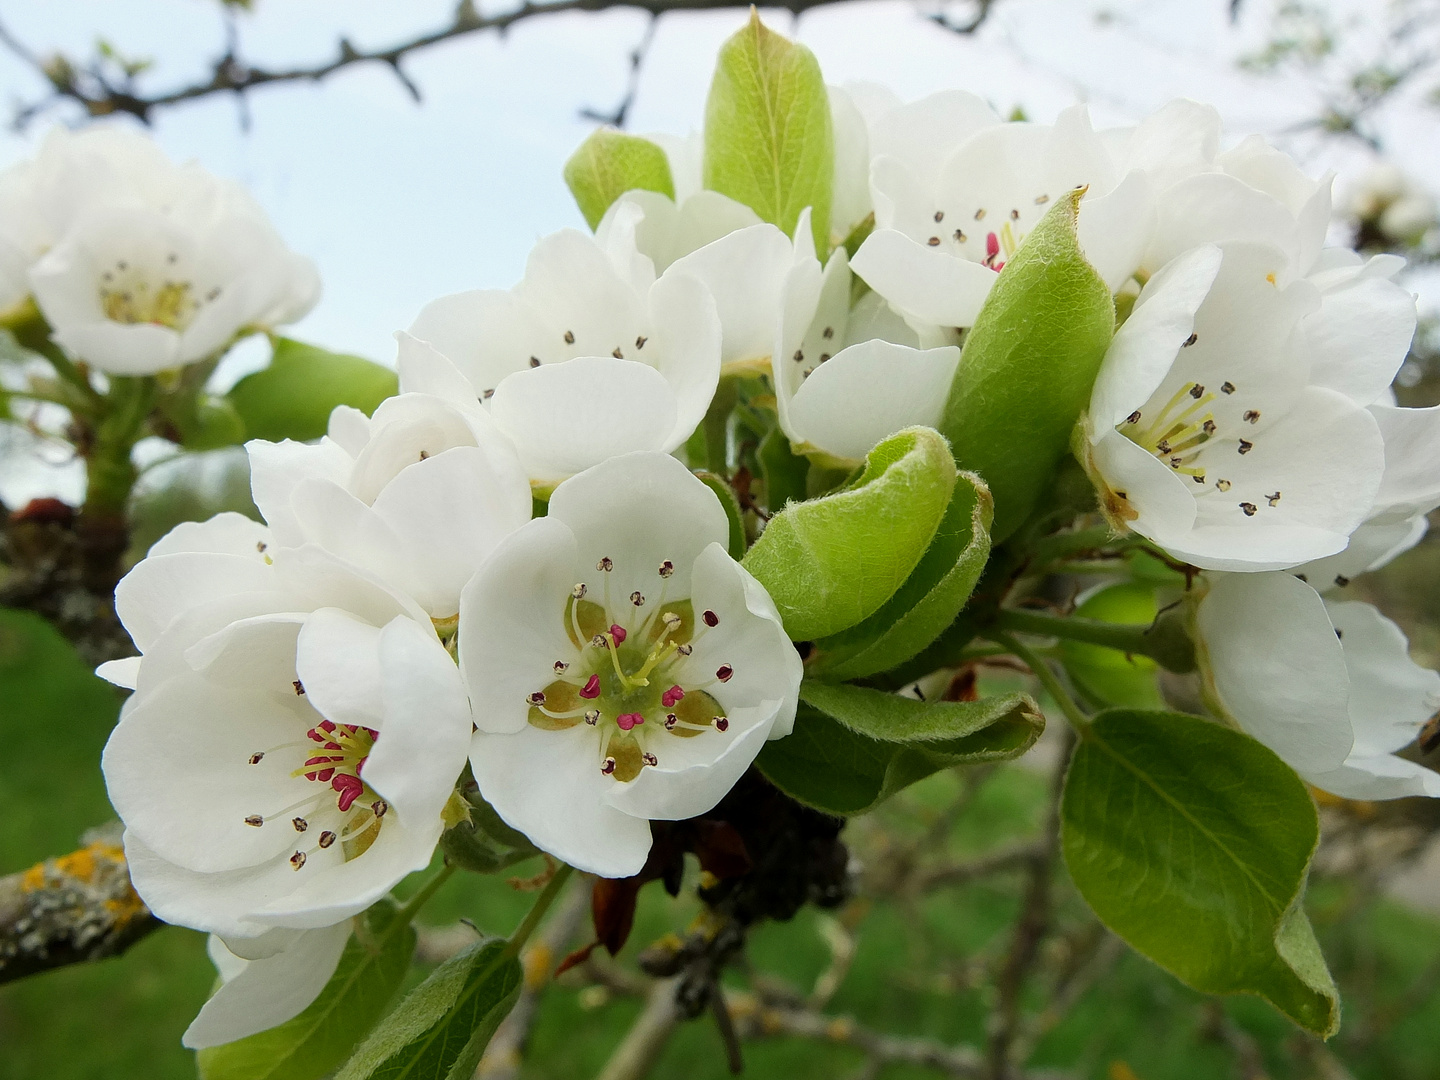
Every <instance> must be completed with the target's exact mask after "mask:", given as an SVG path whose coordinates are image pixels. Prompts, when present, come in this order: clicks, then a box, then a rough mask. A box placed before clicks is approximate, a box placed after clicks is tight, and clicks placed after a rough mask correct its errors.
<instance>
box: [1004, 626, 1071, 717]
mask: <svg viewBox="0 0 1440 1080" xmlns="http://www.w3.org/2000/svg"><path fill="white" fill-rule="evenodd" d="M993 640H994V641H995V642H996V643H997V644H1000V645H1004V646H1005V648H1007V649H1009V650H1010V651H1011V652H1012V653H1014V654H1015V655H1016V656H1018V657H1019V658H1020V659H1021V660H1023V661H1024V663H1025V666H1026V667H1028V668H1029V669H1030V670H1031V671H1033V672H1034V673H1035V677H1036V678H1037V679H1039V680H1040V685H1042V686H1043V687H1045V692H1046V693H1048V694H1049V695H1050V696H1051V698H1053V699H1054V701H1055V704H1057V705H1059V706H1060V711H1061V712H1063V713H1064V714H1065V719H1067V720H1069V721H1070V724H1071V726H1072V727H1074V728H1075V730H1076V731H1077V732H1079V733H1080V734H1082V735H1083V734H1084V733H1085V732H1086V731H1087V730H1089V728H1090V717H1088V716H1086V715H1085V710H1084V709H1082V708H1080V706H1079V705H1078V704H1076V702H1075V699H1074V698H1073V697H1071V696H1070V691H1068V690H1066V689H1065V686H1064V684H1062V683H1061V682H1060V680H1059V679H1058V678H1056V676H1055V672H1054V670H1052V669H1051V667H1050V665H1049V664H1048V663H1046V662H1045V660H1044V659H1043V658H1041V657H1040V656H1037V655H1036V654H1035V652H1034V651H1033V650H1031V649H1030V648H1029V647H1027V646H1025V645H1022V644H1020V642H1019V641H1017V640H1016V639H1015V638H1013V637H1011V636H1010V635H1009V634H995V635H993Z"/></svg>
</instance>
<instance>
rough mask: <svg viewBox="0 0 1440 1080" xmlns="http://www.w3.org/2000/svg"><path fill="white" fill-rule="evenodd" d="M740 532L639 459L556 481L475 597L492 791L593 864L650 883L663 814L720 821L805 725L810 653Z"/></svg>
mask: <svg viewBox="0 0 1440 1080" xmlns="http://www.w3.org/2000/svg"><path fill="white" fill-rule="evenodd" d="M728 529H729V526H728V523H727V520H726V515H725V511H724V509H723V508H722V506H721V504H720V501H719V499H718V498H717V497H716V496H715V495H714V493H713V492H711V491H710V490H709V489H708V488H707V487H705V485H704V484H703V483H701V482H700V481H699V480H698V479H696V478H695V477H694V476H692V475H691V474H690V473H689V472H687V471H686V469H685V468H684V467H683V466H682V465H680V463H679V462H677V461H675V460H674V459H673V458H670V457H667V456H664V455H660V454H646V453H637V454H629V455H625V456H623V457H617V458H614V459H611V460H610V461H607V462H605V463H604V464H602V465H598V466H596V467H595V468H593V469H590V470H587V471H586V472H584V473H581V474H580V475H578V476H576V477H573V478H571V479H570V480H568V481H566V482H565V483H563V484H561V485H560V486H559V487H558V488H556V489H555V493H554V495H553V497H552V498H551V501H550V512H549V515H548V516H546V517H544V518H539V519H536V520H535V521H532V522H531V523H530V524H528V525H526V526H525V527H523V528H522V529H520V530H519V531H518V532H516V533H514V534H512V535H511V536H510V537H509V538H508V539H507V540H506V541H504V542H503V543H502V544H501V545H500V547H499V548H498V549H497V550H496V552H495V555H494V556H493V557H492V558H491V559H490V560H489V561H488V562H487V563H486V564H485V565H484V566H483V567H481V569H480V572H479V573H478V574H477V575H476V576H475V578H474V580H473V581H472V582H471V583H470V585H469V586H467V588H466V590H465V595H464V597H463V598H462V600H461V605H460V625H461V632H460V666H461V671H462V672H463V674H464V677H465V681H466V684H467V685H468V686H469V688H470V694H471V699H472V701H473V703H474V708H475V718H476V723H477V726H478V728H479V731H478V732H477V733H476V735H475V739H474V745H473V747H472V750H471V755H470V763H471V767H472V769H473V770H474V775H475V779H476V781H477V782H478V783H479V785H480V791H481V794H482V795H484V797H485V798H486V799H487V800H488V801H489V802H490V804H491V805H492V806H494V808H495V809H496V811H497V812H498V813H499V814H500V816H501V817H503V818H504V819H505V820H506V821H507V822H508V823H509V824H510V825H512V826H513V827H515V828H517V829H519V830H520V831H522V832H524V833H525V834H526V835H527V836H529V837H530V839H531V840H532V841H534V842H535V844H536V845H538V846H539V847H541V848H542V849H544V850H546V851H549V852H550V853H551V854H553V855H555V856H557V857H558V858H561V859H563V860H565V861H566V862H568V863H570V864H572V865H574V866H576V867H578V868H580V869H582V870H588V871H591V872H594V873H597V874H600V875H602V876H606V877H625V876H628V875H630V874H634V873H636V872H638V871H639V869H640V868H641V866H642V865H643V864H644V862H645V858H646V854H647V852H648V851H649V849H650V825H649V822H650V820H651V819H683V818H689V817H693V816H695V815H697V814H702V813H704V812H705V811H706V810H709V809H710V808H711V807H713V806H714V805H715V804H716V803H717V802H718V801H719V800H720V799H721V798H722V797H723V796H724V795H725V793H726V792H727V791H729V790H730V788H731V787H732V786H733V785H734V783H735V782H736V780H738V779H739V778H740V775H741V774H742V773H743V772H744V771H745V769H746V768H747V767H748V766H749V764H750V762H751V761H752V760H753V759H754V757H755V755H756V754H757V753H759V751H760V748H761V746H762V745H763V744H764V742H765V740H766V739H772V738H779V737H781V736H783V735H787V734H789V732H790V729H791V727H792V726H793V724H794V718H795V708H796V700H797V694H798V692H799V685H800V677H801V665H800V659H799V656H798V654H797V653H796V652H795V650H794V648H793V647H792V646H791V644H790V641H789V638H788V637H787V636H786V634H785V631H784V629H783V628H782V627H781V625H780V619H779V616H778V614H777V613H776V611H775V607H774V604H773V602H772V601H771V600H770V598H769V596H768V594H767V593H766V592H765V590H764V589H763V588H762V587H761V586H760V584H759V583H758V582H756V581H755V580H754V578H752V577H751V576H750V575H749V574H748V573H747V572H746V571H745V570H744V569H743V568H741V567H740V565H739V564H738V563H736V562H735V561H734V560H733V559H731V558H730V556H729V555H728V554H726V551H725V547H724V544H725V540H726V537H727V536H728Z"/></svg>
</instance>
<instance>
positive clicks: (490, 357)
mask: <svg viewBox="0 0 1440 1080" xmlns="http://www.w3.org/2000/svg"><path fill="white" fill-rule="evenodd" d="M630 209H631V211H632V212H631V213H629V214H627V215H626V221H625V227H624V228H617V229H616V230H614V231H613V232H612V233H611V234H610V235H609V236H608V237H607V241H608V242H607V243H606V244H605V245H604V246H602V245H601V244H600V243H598V242H597V241H596V240H594V239H592V238H591V237H589V236H586V235H584V234H583V233H580V232H577V231H575V230H573V229H566V230H563V231H561V232H558V233H555V234H553V235H551V236H548V237H546V238H544V239H543V240H541V241H540V243H539V244H538V245H537V246H536V247H535V249H534V251H532V252H531V254H530V259H529V262H528V263H527V264H526V268H525V277H524V280H522V281H521V283H520V284H519V285H517V286H516V287H515V288H514V289H512V290H510V291H508V292H506V291H501V290H493V289H492V290H481V291H476V292H468V293H459V294H457V295H454V296H448V297H443V298H441V299H439V300H436V301H433V302H432V303H430V304H428V305H427V306H426V307H425V309H424V310H423V311H421V313H420V316H419V318H418V319H416V321H415V323H414V325H413V326H411V328H410V331H409V334H408V335H406V336H403V337H402V338H401V340H400V370H401V375H402V378H403V377H404V376H405V374H406V372H407V370H408V369H409V368H410V367H411V366H412V365H413V364H415V363H418V362H424V363H427V364H430V365H431V366H432V367H433V366H434V362H435V358H434V356H433V355H432V354H434V353H438V354H440V356H442V357H444V358H446V359H448V360H449V361H450V362H451V363H452V364H453V365H454V366H455V367H456V368H458V369H459V371H460V372H461V373H462V374H463V375H464V376H465V378H466V379H467V380H468V382H469V384H470V388H471V396H472V397H474V398H478V399H480V400H481V401H482V403H483V406H484V407H485V408H486V409H487V410H488V411H489V413H490V416H491V418H492V419H493V420H494V421H495V424H496V426H497V427H498V428H499V430H500V431H501V433H502V434H504V435H505V436H507V437H508V438H509V439H510V440H511V441H512V442H513V443H514V445H515V447H516V450H517V451H518V453H519V455H520V460H521V462H522V464H523V465H524V467H525V469H526V471H527V473H528V475H529V477H530V479H531V480H532V481H533V482H535V483H536V484H538V485H539V486H541V487H550V486H553V485H554V484H555V483H556V482H558V481H560V480H563V479H564V478H565V477H567V476H570V475H573V474H574V473H577V472H582V471H583V470H585V469H587V468H589V467H590V466H592V465H595V464H598V463H599V462H601V461H604V460H605V459H606V458H608V457H613V456H614V455H616V454H623V453H627V452H630V451H633V450H658V451H663V452H666V453H668V452H669V451H671V450H674V449H675V448H676V447H678V446H680V444H681V443H683V442H684V441H685V440H686V439H687V438H688V437H689V436H690V434H691V432H693V431H694V430H695V428H696V427H697V426H698V425H699V423H700V420H701V419H702V418H703V417H704V415H705V410H706V409H707V408H708V407H709V405H710V399H711V397H712V396H714V393H715V386H716V383H717V382H718V381H719V378H720V322H719V319H718V317H717V316H716V313H715V301H714V300H713V299H711V297H710V295H709V293H708V292H707V291H706V290H705V287H704V286H703V285H701V284H700V282H699V281H697V280H696V279H695V278H694V277H691V276H689V275H686V274H676V273H670V272H667V273H665V274H662V275H661V276H660V277H659V278H658V279H657V278H656V277H655V274H654V269H653V265H652V263H651V262H650V260H649V259H648V258H646V257H645V256H644V255H642V254H640V252H639V251H637V250H636V248H635V243H634V226H635V224H636V222H637V220H638V218H639V214H638V213H636V212H634V207H633V206H632V207H631V208H630ZM417 357H423V358H424V359H423V360H417Z"/></svg>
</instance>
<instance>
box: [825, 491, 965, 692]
mask: <svg viewBox="0 0 1440 1080" xmlns="http://www.w3.org/2000/svg"><path fill="white" fill-rule="evenodd" d="M991 506H992V503H991V500H990V490H989V488H987V487H986V486H985V483H984V481H982V480H981V479H980V478H979V477H978V476H976V475H975V474H974V473H961V474H960V475H959V477H958V481H957V483H956V484H955V492H954V494H953V495H952V496H951V498H950V505H949V507H948V508H947V509H946V511H945V517H944V518H943V519H941V521H940V527H939V528H938V529H936V530H935V536H934V538H933V539H932V540H931V541H930V546H929V547H928V548H927V549H926V550H925V554H924V556H923V557H922V558H921V559H920V562H919V563H917V564H916V566H915V569H914V571H912V572H911V574H910V576H909V577H908V578H907V579H906V580H905V584H903V585H901V586H900V588H899V589H898V590H897V591H896V593H895V595H894V596H892V597H891V598H890V599H889V600H887V601H886V602H885V604H884V605H883V606H882V607H881V608H880V610H879V611H877V612H875V614H873V615H871V616H870V617H869V618H868V619H866V620H865V621H864V622H862V623H860V624H858V625H857V626H853V627H851V628H850V629H849V630H846V631H844V632H843V633H840V634H837V635H835V636H834V637H830V638H825V639H822V640H820V641H817V642H816V643H815V651H814V652H812V653H811V654H810V657H809V658H808V660H807V661H806V667H807V670H808V672H809V673H810V674H811V675H823V676H824V677H825V678H826V679H829V680H831V681H835V682H844V681H847V680H849V679H861V678H864V677H866V676H868V675H874V674H877V673H879V672H882V671H888V670H889V669H890V668H892V667H894V666H895V665H896V664H900V663H903V662H904V661H906V660H908V659H910V658H911V657H912V656H914V655H915V654H916V653H918V652H919V651H920V650H921V649H923V648H925V647H926V646H927V645H929V644H930V643H931V642H932V641H934V640H935V639H936V638H937V637H939V636H940V634H941V632H942V631H944V630H945V628H946V627H947V626H949V625H950V624H951V622H953V621H954V619H955V616H956V615H957V614H959V612H960V609H961V608H963V607H964V606H965V601H967V600H968V599H970V593H971V591H972V590H974V588H975V582H976V581H978V580H979V579H980V572H981V571H982V570H984V569H985V562H986V560H987V559H989V557H990V532H989V528H990V517H991Z"/></svg>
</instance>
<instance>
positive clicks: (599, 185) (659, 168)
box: [565, 127, 675, 229]
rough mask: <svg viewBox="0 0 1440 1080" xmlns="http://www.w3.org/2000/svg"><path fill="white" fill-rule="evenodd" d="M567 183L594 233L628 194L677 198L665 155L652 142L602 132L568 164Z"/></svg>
mask: <svg viewBox="0 0 1440 1080" xmlns="http://www.w3.org/2000/svg"><path fill="white" fill-rule="evenodd" d="M565 183H566V184H567V185H568V186H569V188H570V194H571V195H573V196H575V202H576V204H577V205H579V207H580V213H582V214H584V215H585V222H586V224H588V225H589V226H590V228H592V229H594V228H596V227H597V226H599V224H600V219H601V218H603V217H604V216H605V211H606V210H609V209H610V204H611V203H613V202H614V201H615V200H616V199H618V198H619V197H620V196H621V195H624V194H625V193H626V192H627V191H634V190H636V189H637V188H638V189H640V190H642V191H658V192H659V193H660V194H661V195H667V196H669V197H670V198H672V199H673V198H675V181H674V180H673V179H672V178H671V176H670V160H669V159H668V158H667V157H666V156H665V151H664V150H662V149H661V148H660V147H659V146H657V145H656V144H655V143H653V142H651V141H650V140H649V139H642V138H641V137H640V136H638V135H627V134H625V132H623V131H616V130H615V129H614V128H608V127H606V128H598V129H597V130H595V131H594V132H592V133H591V135H590V137H589V138H588V139H586V140H585V141H584V142H583V143H581V144H580V146H579V148H578V149H576V151H575V153H573V154H571V155H570V160H569V161H567V162H565Z"/></svg>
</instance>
